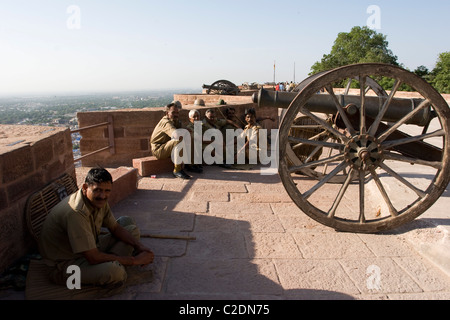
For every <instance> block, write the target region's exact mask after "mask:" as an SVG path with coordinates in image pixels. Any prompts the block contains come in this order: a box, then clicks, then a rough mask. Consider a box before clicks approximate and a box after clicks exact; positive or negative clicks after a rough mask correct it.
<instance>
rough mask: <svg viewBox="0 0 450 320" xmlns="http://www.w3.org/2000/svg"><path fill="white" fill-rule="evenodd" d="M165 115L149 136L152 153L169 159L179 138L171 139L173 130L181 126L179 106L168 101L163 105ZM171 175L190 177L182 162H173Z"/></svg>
mask: <svg viewBox="0 0 450 320" xmlns="http://www.w3.org/2000/svg"><path fill="white" fill-rule="evenodd" d="M165 113H166V115H165V116H164V117H163V118H162V119H161V120H160V121H159V122H158V124H157V125H156V127H155V129H154V130H153V133H152V136H151V138H150V145H151V148H152V154H153V155H154V156H155V157H156V158H158V159H169V158H171V156H172V151H173V149H174V148H175V146H176V145H177V144H178V143H180V140H176V139H172V135H173V134H174V132H175V130H177V129H180V128H181V122H180V121H179V120H178V115H179V108H178V107H177V105H176V104H175V103H170V104H168V105H167V106H166V107H165ZM173 175H174V176H175V177H177V178H181V179H189V178H191V177H190V176H189V175H188V174H186V173H185V172H184V170H183V165H182V164H175V165H174V169H173Z"/></svg>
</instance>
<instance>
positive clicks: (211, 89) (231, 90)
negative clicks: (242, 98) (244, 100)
mask: <svg viewBox="0 0 450 320" xmlns="http://www.w3.org/2000/svg"><path fill="white" fill-rule="evenodd" d="M202 88H203V89H206V94H220V95H228V96H235V95H237V94H238V93H239V88H238V87H237V86H236V85H235V84H234V83H233V82H231V81H228V80H217V81H215V82H213V83H212V84H211V85H207V84H204V85H203V86H202Z"/></svg>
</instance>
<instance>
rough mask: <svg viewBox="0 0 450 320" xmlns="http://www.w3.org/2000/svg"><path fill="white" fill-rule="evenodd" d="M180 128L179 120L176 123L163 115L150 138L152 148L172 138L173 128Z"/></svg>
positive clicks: (156, 147) (155, 148) (154, 148)
mask: <svg viewBox="0 0 450 320" xmlns="http://www.w3.org/2000/svg"><path fill="white" fill-rule="evenodd" d="M179 128H181V122H180V121H177V122H176V123H175V122H174V121H172V120H170V119H169V118H168V117H167V116H164V117H163V118H162V119H161V120H160V121H159V122H158V124H157V125H156V127H155V129H154V130H153V133H152V136H151V138H150V144H151V147H152V150H157V149H158V148H159V147H160V146H161V145H163V144H166V143H167V142H169V141H170V140H172V134H173V133H174V131H175V130H177V129H179Z"/></svg>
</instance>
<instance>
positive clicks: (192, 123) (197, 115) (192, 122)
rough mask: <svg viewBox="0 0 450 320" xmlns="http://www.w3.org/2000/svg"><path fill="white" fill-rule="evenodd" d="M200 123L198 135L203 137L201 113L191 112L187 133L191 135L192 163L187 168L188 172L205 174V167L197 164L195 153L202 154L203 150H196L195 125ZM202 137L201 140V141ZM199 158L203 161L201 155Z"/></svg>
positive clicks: (193, 110) (194, 110)
mask: <svg viewBox="0 0 450 320" xmlns="http://www.w3.org/2000/svg"><path fill="white" fill-rule="evenodd" d="M196 122H197V123H198V124H199V125H200V128H201V131H200V132H199V133H198V134H200V135H201V137H203V123H202V122H201V121H200V112H199V111H198V110H196V109H192V110H191V111H189V123H188V124H187V125H186V129H187V131H189V134H190V135H191V163H190V164H186V165H185V168H186V170H188V171H192V172H196V173H202V172H203V166H202V163H195V159H196V157H195V152H202V150H197V149H196V148H195V123H196ZM201 137H200V139H201ZM197 158H199V159H201V155H200V156H197Z"/></svg>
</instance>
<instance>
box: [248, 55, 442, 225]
mask: <svg viewBox="0 0 450 320" xmlns="http://www.w3.org/2000/svg"><path fill="white" fill-rule="evenodd" d="M381 81H383V82H384V83H385V82H386V81H388V82H389V83H392V88H391V90H389V91H385V90H384V89H383V88H382V86H381V85H380V84H379V83H380V82H381ZM343 83H344V84H345V83H346V84H347V85H346V86H344V88H343V89H342V90H341V91H342V92H341V93H338V92H337V90H336V89H335V86H336V84H340V85H342V84H343ZM350 85H352V86H354V87H355V86H356V87H358V89H357V94H355V93H354V91H355V90H351V89H350ZM402 85H408V86H410V87H412V88H413V89H414V90H416V92H417V93H418V95H419V97H418V98H414V99H411V98H402V97H401V96H400V93H399V88H400V87H401V86H402ZM294 91H295V92H291V93H286V92H276V91H266V90H260V91H259V92H258V93H257V94H255V95H254V96H253V100H254V102H256V103H258V104H259V106H271V107H276V108H284V109H286V110H285V113H284V116H283V120H282V122H281V125H280V130H279V136H278V143H279V153H280V155H279V156H280V158H279V160H280V163H279V175H280V177H281V180H282V183H283V185H284V187H285V189H286V191H287V192H288V194H289V196H290V197H291V199H292V200H293V202H294V203H295V204H296V205H297V206H298V207H299V208H300V209H301V210H302V211H303V212H304V213H305V214H307V215H308V216H310V217H311V218H313V219H314V220H316V221H318V222H319V223H321V224H324V225H326V226H329V227H331V228H334V229H336V230H339V231H344V232H356V233H376V232H380V231H386V230H391V229H394V228H397V227H399V226H401V225H403V224H405V223H407V222H409V221H412V220H414V219H415V218H417V217H418V216H420V215H421V214H422V213H424V212H425V211H426V210H428V209H429V208H430V207H431V206H432V205H433V204H434V203H435V202H436V201H437V200H438V198H439V197H440V196H441V194H442V193H443V192H444V190H445V189H446V187H447V185H448V183H449V180H450V171H449V166H450V157H449V151H450V144H449V141H448V134H449V125H450V121H449V119H450V109H449V106H448V104H447V102H446V101H445V100H444V99H443V97H442V96H441V95H440V94H439V93H438V92H437V91H436V90H435V89H434V88H433V87H431V86H430V85H429V84H428V83H427V82H426V81H424V80H423V79H421V78H420V77H418V76H417V75H415V74H413V73H411V72H409V71H406V70H404V69H402V68H399V67H395V66H392V65H386V64H375V63H367V64H356V65H349V66H345V67H340V68H337V69H333V70H330V71H325V72H321V73H318V74H316V75H313V76H311V77H309V78H307V79H305V80H304V81H303V82H301V83H300V84H299V85H298V86H297V87H296V88H295V90H294ZM352 92H353V94H352ZM405 163H407V164H410V165H412V166H414V171H413V170H410V169H409V165H406V166H405V165H404V164H405ZM376 195H377V196H376ZM394 195H395V197H394ZM377 199H382V201H381V202H380V201H378V200H377ZM354 204H357V206H356V207H358V208H359V209H358V210H356V211H355V210H354V209H351V208H354V207H355V205H354Z"/></svg>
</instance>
